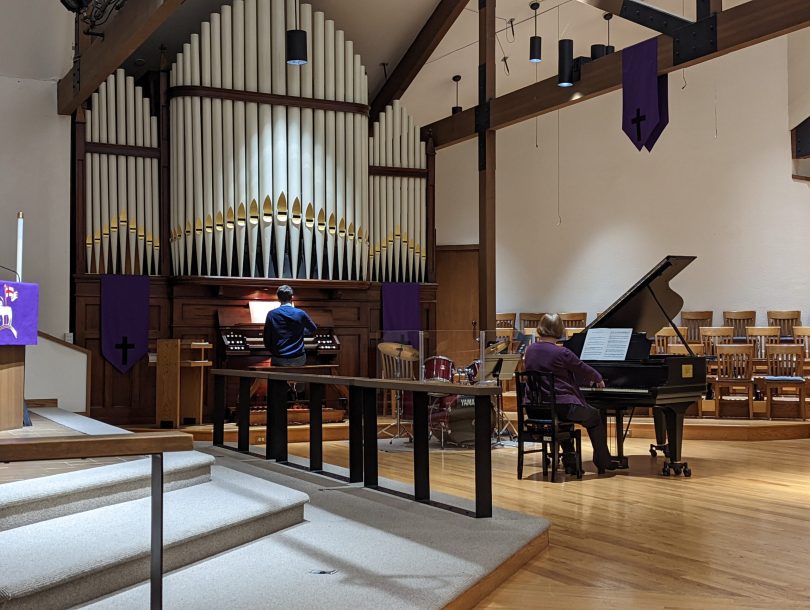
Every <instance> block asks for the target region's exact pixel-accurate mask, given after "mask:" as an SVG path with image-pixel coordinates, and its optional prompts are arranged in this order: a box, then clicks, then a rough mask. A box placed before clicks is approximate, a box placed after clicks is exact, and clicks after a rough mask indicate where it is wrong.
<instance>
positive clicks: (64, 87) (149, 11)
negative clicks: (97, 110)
mask: <svg viewBox="0 0 810 610" xmlns="http://www.w3.org/2000/svg"><path fill="white" fill-rule="evenodd" d="M183 2H185V0H129V2H127V3H126V4H125V5H124V6H123V7H122V8H121V10H120V11H118V12H117V13H116V14H115V15H114V16H113V18H112V19H111V20H110V23H109V25H108V26H107V27H106V28H105V30H104V38H103V39H99V40H96V41H95V42H94V43H93V44H91V45H90V46H89V47H88V48H86V49H84V50H83V51H82V54H81V57H80V58H79V60H78V61H77V62H74V64H73V67H72V68H71V69H70V71H69V72H68V73H67V74H65V76H64V77H62V79H61V80H60V81H59V84H58V85H57V92H56V100H57V101H56V105H57V111H58V112H59V114H73V112H74V111H75V110H76V109H77V108H78V107H79V106H81V104H82V103H83V102H84V101H85V100H86V99H87V98H89V97H90V96H91V95H92V94H93V92H94V91H95V90H96V89H98V86H99V85H100V84H101V83H102V82H104V79H106V78H107V76H109V75H110V74H112V73H113V72H114V71H115V70H116V69H117V68H119V67H120V66H121V64H123V63H124V61H126V60H127V58H129V56H130V55H132V54H133V53H134V52H135V51H136V50H137V49H138V47H140V46H141V45H142V44H143V43H144V42H146V40H147V39H148V38H149V36H151V35H152V34H153V33H154V32H155V30H157V29H158V28H159V27H160V26H161V25H162V24H163V23H164V22H165V21H166V20H167V19H168V18H169V17H170V16H171V15H172V13H174V11H175V10H176V9H177V7H179V6H180V5H181V4H183Z"/></svg>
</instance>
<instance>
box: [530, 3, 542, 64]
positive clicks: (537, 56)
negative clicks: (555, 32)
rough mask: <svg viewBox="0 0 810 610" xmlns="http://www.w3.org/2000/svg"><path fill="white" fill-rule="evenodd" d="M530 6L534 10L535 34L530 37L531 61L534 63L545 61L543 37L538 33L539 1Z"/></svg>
mask: <svg viewBox="0 0 810 610" xmlns="http://www.w3.org/2000/svg"><path fill="white" fill-rule="evenodd" d="M529 8H530V9H532V10H533V11H534V36H532V37H531V38H529V61H530V62H532V63H533V64H537V63H540V62H541V61H543V39H542V38H541V37H540V36H538V35H537V9H539V8H540V3H539V2H532V3H531V4H530V5H529Z"/></svg>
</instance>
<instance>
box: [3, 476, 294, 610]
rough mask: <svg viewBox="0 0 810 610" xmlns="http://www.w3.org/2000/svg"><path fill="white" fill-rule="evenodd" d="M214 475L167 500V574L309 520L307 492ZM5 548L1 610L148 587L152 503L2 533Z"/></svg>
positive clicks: (40, 609) (59, 604) (42, 608)
mask: <svg viewBox="0 0 810 610" xmlns="http://www.w3.org/2000/svg"><path fill="white" fill-rule="evenodd" d="M211 475H212V478H211V481H210V482H209V483H203V484H201V485H194V486H193V487H187V488H184V489H179V490H176V491H172V492H169V493H166V494H165V496H164V530H163V531H164V549H165V550H164V571H165V572H168V571H170V570H175V569H177V568H180V567H183V566H186V565H189V564H191V563H194V562H196V561H199V560H201V559H204V558H206V557H210V556H212V555H215V554H217V553H221V552H224V551H227V550H229V549H232V548H235V547H237V546H241V545H243V544H246V543H248V542H251V541H253V540H256V539H257V538H261V537H263V536H267V535H268V534H271V533H273V532H277V531H279V530H282V529H285V528H287V527H290V526H292V525H295V524H298V523H301V522H302V521H303V519H304V504H305V503H306V502H308V501H309V496H307V495H306V494H304V493H301V492H299V491H295V490H293V489H288V488H286V487H282V486H280V485H276V484H275V483H270V482H269V481H266V480H264V479H259V478H256V477H252V476H249V475H246V474H243V473H241V472H237V471H234V470H230V469H228V468H224V467H221V466H214V467H213V468H212V472H211ZM0 548H1V549H3V552H2V553H0V574H2V583H0V607H2V608H3V610H11V609H15V610H16V609H32V610H33V609H37V610H47V609H49V608H54V609H57V608H67V607H71V606H74V605H76V604H81V603H84V602H87V601H90V600H93V599H96V598H98V597H102V596H104V595H107V594H109V593H112V592H114V591H118V590H119V589H122V588H125V587H128V586H131V585H133V584H135V583H138V582H142V581H144V580H148V577H149V561H150V499H149V498H142V499H139V500H132V501H129V502H123V503H120V504H115V505H111V506H102V507H100V508H96V509H93V510H90V511H86V512H82V513H77V514H73V515H67V516H64V517H59V518H56V519H51V520H48V521H42V522H39V523H34V524H31V525H26V526H23V527H17V528H15V529H12V530H7V531H5V532H0ZM214 577H216V575H212V578H214Z"/></svg>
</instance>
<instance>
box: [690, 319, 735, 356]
mask: <svg viewBox="0 0 810 610" xmlns="http://www.w3.org/2000/svg"><path fill="white" fill-rule="evenodd" d="M698 338H699V340H700V343H701V344H703V353H704V354H705V355H706V356H716V355H717V346H718V345H723V344H726V343H731V342H732V341H733V340H734V329H733V328H732V327H731V326H701V327H700V328H699V332H698Z"/></svg>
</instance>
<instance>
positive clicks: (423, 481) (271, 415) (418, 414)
mask: <svg viewBox="0 0 810 610" xmlns="http://www.w3.org/2000/svg"><path fill="white" fill-rule="evenodd" d="M211 373H212V374H213V375H214V392H215V397H214V437H213V443H214V445H215V446H218V447H225V448H229V449H230V448H231V447H227V446H226V445H225V382H226V379H227V378H229V377H233V378H238V379H239V400H238V404H237V427H238V433H237V446H236V450H237V451H241V452H243V453H247V452H249V451H250V386H251V384H252V382H253V380H254V379H265V380H267V386H268V387H267V424H266V435H265V439H266V443H267V449H266V451H265V456H264V457H265V458H266V459H268V460H270V459H273V460H276V461H277V462H283V463H286V462H288V454H287V389H288V386H287V382H290V381H292V382H296V383H306V384H309V410H310V428H309V434H310V437H309V441H310V454H309V455H310V457H309V470H311V471H322V470H323V413H322V410H323V397H324V388H325V386H326V385H338V386H345V387H346V388H348V390H349V482H351V483H360V482H362V483H363V484H364V485H365V486H366V487H372V488H375V489H380V490H382V491H392V490H388V489H385V488H383V487H381V486H380V484H379V473H378V463H377V391H378V390H400V391H407V392H413V397H414V398H413V410H414V411H413V426H412V430H413V456H414V457H413V468H414V493H413V499H414V500H416V501H417V502H424V503H431V500H430V462H429V459H428V455H429V453H428V438H429V436H430V433H429V429H428V423H429V422H428V393H436V394H458V395H462V396H473V397H474V398H475V422H486V424H485V425H476V426H475V442H474V456H475V457H474V460H475V511H474V513H473V514H474V515H475V516H476V517H491V516H492V457H491V453H490V452H491V447H490V444H491V435H490V433H491V430H490V425H489V423H490V413H491V408H492V407H491V399H492V398H493V397H497V395H498V393H499V391H500V390H499V389H498V387H497V386H493V385H458V384H450V383H436V382H424V383H423V382H418V381H400V380H393V379H369V378H365V377H340V376H335V375H303V374H296V373H286V372H284V371H283V369H282V368H277V369H275V370H274V371H273V372H265V371H245V370H233V369H214V370H212V371H211ZM433 504H436V503H433ZM462 512H467V511H462Z"/></svg>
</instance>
